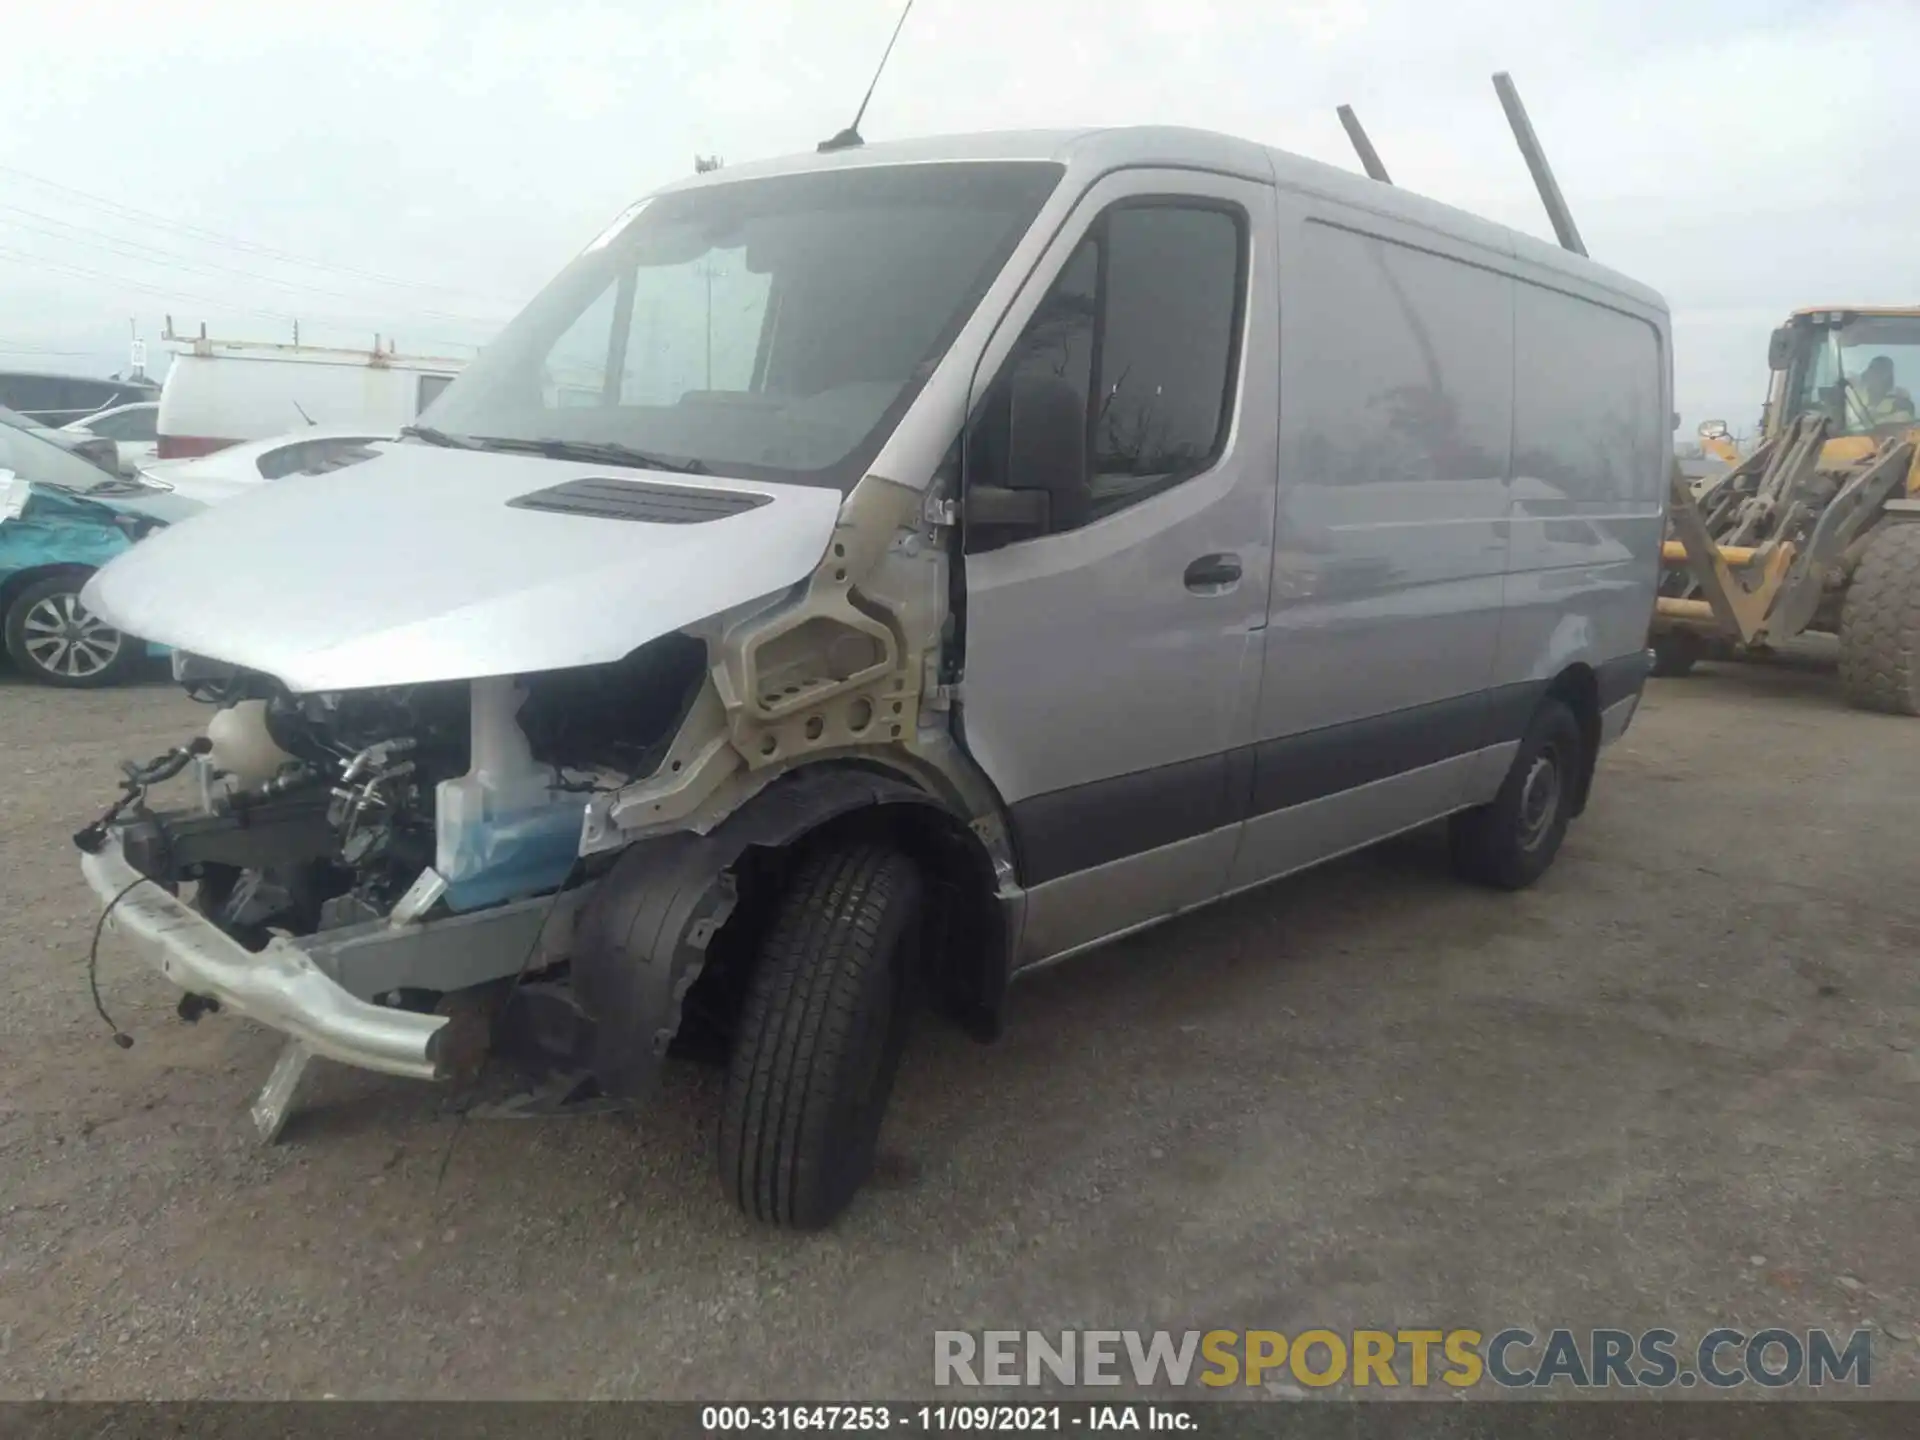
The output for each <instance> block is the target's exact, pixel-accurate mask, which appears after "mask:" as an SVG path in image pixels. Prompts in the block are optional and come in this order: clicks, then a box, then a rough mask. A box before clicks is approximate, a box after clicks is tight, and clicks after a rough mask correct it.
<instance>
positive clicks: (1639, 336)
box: [1513, 284, 1672, 511]
mask: <svg viewBox="0 0 1920 1440" xmlns="http://www.w3.org/2000/svg"><path fill="white" fill-rule="evenodd" d="M1514 337H1515V343H1516V345H1517V355H1518V363H1517V364H1516V365H1515V367H1514V373H1515V376H1516V388H1517V394H1516V397H1515V400H1516V406H1517V411H1518V415H1519V424H1518V425H1517V426H1516V427H1515V435H1514V439H1515V448H1514V455H1513V472H1514V478H1515V480H1516V482H1518V483H1519V484H1520V485H1521V487H1522V492H1523V493H1522V494H1521V495H1520V496H1518V497H1517V498H1519V499H1521V500H1522V501H1523V502H1527V503H1531V504H1533V505H1535V506H1539V505H1541V504H1561V503H1567V504H1572V505H1576V506H1589V507H1597V508H1599V509H1601V510H1603V511H1604V510H1613V509H1617V508H1619V507H1620V506H1622V505H1630V506H1634V507H1655V508H1657V507H1658V505H1659V503H1660V497H1661V493H1662V491H1663V490H1664V489H1665V488H1666V483H1667V469H1668V467H1669V465H1670V464H1671V463H1672V461H1671V459H1670V456H1671V442H1669V441H1668V439H1667V437H1666V436H1665V435H1663V434H1662V433H1661V431H1660V428H1659V422H1658V419H1657V418H1655V419H1652V420H1649V418H1648V417H1650V416H1651V417H1658V416H1659V415H1660V413H1661V411H1662V409H1663V408H1664V407H1663V406H1662V405H1661V403H1660V393H1659V386H1660V336H1659V334H1658V332H1656V331H1655V330H1654V328H1653V327H1652V326H1651V325H1649V324H1647V322H1646V321H1644V320H1639V319H1636V318H1634V317H1633V316H1631V315H1624V314H1622V313H1621V312H1619V311H1617V310H1609V309H1606V308H1605V307H1603V306H1600V305H1596V304H1593V303H1592V302H1590V301H1586V300H1578V299H1575V298H1574V297H1573V296H1571V295H1564V294H1561V293H1560V292H1559V291H1557V290H1548V289H1544V288H1543V287H1541V286H1539V285H1533V284H1522V285H1521V286H1519V288H1518V303H1517V306H1516V311H1515V316H1514Z"/></svg>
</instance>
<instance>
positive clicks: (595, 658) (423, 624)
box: [82, 445, 840, 691]
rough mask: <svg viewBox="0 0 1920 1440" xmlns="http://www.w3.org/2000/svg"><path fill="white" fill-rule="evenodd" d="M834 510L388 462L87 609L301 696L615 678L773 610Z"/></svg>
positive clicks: (754, 496) (582, 477) (220, 511)
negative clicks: (578, 674) (629, 662)
mask: <svg viewBox="0 0 1920 1440" xmlns="http://www.w3.org/2000/svg"><path fill="white" fill-rule="evenodd" d="M839 510H840V495H839V492H838V491H834V490H822V489H815V488H812V487H807V486H788V485H767V484H762V483H759V482H750V481H735V480H727V479H720V478H715V477H710V476H704V475H703V476H697V477H696V476H684V475H679V474H666V473H662V472H660V471H653V470H629V469H623V468H620V467H617V466H607V465H591V464H577V463H573V462H568V461H557V460H547V459H543V458H540V457H538V456H526V455H501V454H486V453H482V452H478V451H471V450H442V449H433V448H430V447H428V446H425V445H401V446H394V447H383V449H382V451H381V452H379V453H377V454H376V455H374V456H373V457H372V458H370V459H367V460H364V461H361V462H359V463H357V464H354V465H350V466H347V467H344V468H341V469H338V470H333V471H330V472H327V473H324V474H315V475H295V476H289V477H287V478H286V479H283V480H276V481H273V482H272V483H270V484H263V485H261V486H259V487H258V488H257V489H250V490H249V491H248V493H246V494H244V495H242V496H239V497H238V498H236V499H233V500H229V501H224V502H222V503H220V504H218V505H216V506H214V507H212V508H210V509H208V510H206V511H204V512H203V513H201V514H199V515H197V516H196V517H195V518H194V519H193V520H191V521H190V522H188V523H187V524H184V525H179V526H177V527H174V528H170V529H167V530H164V531H161V532H160V533H158V534H155V535H153V536H152V537H151V538H149V539H147V540H145V541H143V542H142V543H140V544H139V545H137V546H135V547H134V548H133V549H131V550H129V551H127V552H126V553H125V554H124V555H122V556H120V557H119V558H117V559H115V560H114V561H113V562H112V563H110V564H108V565H107V566H105V567H104V568H102V569H101V570H100V572H99V573H98V574H96V575H95V576H94V577H93V579H92V580H91V581H89V582H88V584H87V587H86V589H85V591H84V592H83V597H82V598H83V601H84V603H85V604H86V605H87V607H88V608H89V609H91V610H92V611H93V612H94V613H95V614H97V615H99V616H100V617H101V618H102V619H104V620H105V621H106V622H107V623H108V624H110V625H113V626H115V627H117V628H119V629H121V630H124V631H127V632H128V633H130V634H134V635H138V636H140V637H141V638H142V639H145V640H150V641H156V642H158V643H160V644H163V645H168V646H171V647H172V648H174V649H176V650H185V651H187V652H189V653H191V654H194V655H199V656H203V657H205V658H207V659H210V660H215V661H219V662H222V663H224V664H228V665H237V666H240V667H242V668H244V669H248V670H257V671H260V672H262V673H264V674H268V675H272V676H274V677H276V678H277V679H279V680H280V681H281V682H282V683H284V684H285V685H286V686H287V687H288V688H289V689H292V690H296V691H324V690H354V689H362V688H366V687H371V686H378V685H409V684H425V683H428V682H431V681H436V680H460V679H471V678H473V677H476V676H482V675H513V674H526V673H532V672H536V671H541V670H560V669H566V668H569V667H572V666H579V665H596V664H603V663H607V662H611V661H614V660H618V659H620V658H621V657H623V656H625V655H627V654H628V653H630V652H631V651H633V650H634V649H636V648H637V647H639V646H640V645H643V644H645V643H646V642H647V641H649V640H651V639H654V638H655V637H656V636H660V635H664V634H667V633H668V632H670V631H673V630H678V629H681V628H682V627H684V626H687V625H690V624H693V623H694V622H696V621H699V620H702V619H704V618H706V617H707V616H709V615H713V614H716V613H718V612H720V611H723V610H727V609H730V608H732V607H733V606H736V605H741V604H745V603H746V602H748V601H750V600H755V599H758V598H760V597H762V596H766V595H771V594H774V593H776V592H778V591H780V590H784V589H785V588H787V587H788V586H790V585H792V584H794V583H795V582H796V581H798V580H801V579H804V578H805V577H806V576H807V575H808V574H810V573H811V572H812V570H813V568H814V566H815V565H816V564H817V563H818V561H819V559H820V557H821V555H822V554H824V553H825V551H826V547H827V544H828V541H829V539H830V538H831V536H832V534H833V529H834V526H835V523H836V521H837V518H838V515H839Z"/></svg>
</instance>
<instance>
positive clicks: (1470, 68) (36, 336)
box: [0, 0, 1920, 433]
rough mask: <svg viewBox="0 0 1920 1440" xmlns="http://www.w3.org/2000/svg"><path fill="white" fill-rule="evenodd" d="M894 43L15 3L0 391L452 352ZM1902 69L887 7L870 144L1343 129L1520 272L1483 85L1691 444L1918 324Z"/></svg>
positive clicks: (342, 0) (603, 19) (1588, 29)
mask: <svg viewBox="0 0 1920 1440" xmlns="http://www.w3.org/2000/svg"><path fill="white" fill-rule="evenodd" d="M897 13H898V12H897V7H896V4H895V0H884V3H883V0H802V3H795V4H792V5H785V6H782V5H777V4H775V3H772V0H689V3H679V0H626V3H621V4H593V3H584V0H581V3H576V0H381V3H378V4H360V3H356V0H331V3H329V4H327V5H324V6H321V5H313V6H304V7H300V6H283V5H270V4H261V3H258V0H168V3H166V4H164V5H150V4H140V3H135V0H120V3H100V0H91V3H90V0H66V3H64V4H63V5H60V6H52V5H40V6H32V7H27V6H24V5H23V6H22V7H20V8H19V9H18V10H16V11H15V13H13V14H12V15H10V16H9V20H8V26H7V31H8V34H7V43H6V44H5V45H4V46H3V47H0V366H6V367H10V368H26V367H28V366H32V367H34V368H46V369H61V370H72V371H76V372H81V373H104V372H105V371H106V370H108V369H111V368H117V367H119V366H122V365H124V363H125V360H126V353H127V352H126V339H127V335H128V321H129V319H132V320H133V321H135V322H136V323H137V325H138V327H139V329H140V331H141V333H142V334H144V335H145V336H146V337H147V338H148V339H149V340H150V341H151V340H155V339H157V337H158V335H159V332H160V328H161V324H162V317H163V316H164V315H166V314H168V313H171V314H172V315H173V317H174V320H175V322H176V324H177V325H179V326H181V327H182V328H190V327H193V326H197V325H198V324H199V323H200V322H202V321H205V322H206V324H207V325H208V328H209V330H210V332H212V333H215V334H219V335H223V336H224V335H234V336H245V337H257V338H279V337H284V336H285V335H286V334H287V333H289V331H290V329H291V325H292V322H293V321H294V319H296V318H298V319H299V320H300V322H301V331H302V336H303V338H307V337H312V338H316V339H320V340H336V341H340V340H362V341H370V339H371V336H372V334H373V332H375V331H379V332H380V333H382V334H386V335H397V336H398V338H399V341H400V344H401V347H402V348H403V349H407V350H414V351H434V350H443V351H444V350H449V349H453V348H454V347H455V345H456V343H457V342H459V343H470V342H474V341H477V340H483V339H484V338H485V337H486V335H487V334H488V333H489V331H490V330H491V328H492V327H493V326H494V325H496V324H497V323H498V322H499V321H501V320H503V319H505V318H506V317H507V316H509V315H510V314H511V313H512V312H513V311H514V310H515V309H516V308H517V307H518V305H519V304H520V303H521V302H522V301H524V300H525V298H526V297H527V296H528V295H529V294H530V293H531V292H532V291H533V290H535V289H537V288H538V286H539V285H540V284H541V283H542V282H543V281H544V280H545V279H546V278H547V277H548V276H549V275H550V274H551V273H552V272H553V271H555V270H556V269H557V268H558V267H559V266H560V265H562V264H563V263H564V262H565V261H566V260H567V259H568V257H570V256H571V255H572V254H573V253H574V252H575V251H576V250H577V249H579V247H580V246H581V245H582V244H584V243H585V242H586V241H587V240H589V239H591V238H592V237H593V235H594V234H595V233H596V232H597V231H598V230H599V229H600V228H601V227H602V226H603V225H604V224H605V222H606V221H607V220H608V219H609V218H610V217H611V216H612V215H613V214H615V213H616V212H617V211H618V210H620V209H621V208H622V207H623V206H624V205H625V204H627V203H628V202H629V201H631V200H632V199H633V198H635V197H636V196H638V195H640V194H644V193H645V192H646V191H647V190H649V189H651V188H653V187H654V186H656V185H658V184H660V183H662V182H664V181H667V180H671V179H674V178H676V177H678V176H680V175H682V174H685V173H687V172H688V171H690V170H691V169H692V165H693V159H694V156H695V155H696V154H718V155H721V156H723V157H725V158H726V159H727V160H729V161H736V162H737V161H741V160H746V159H750V158H758V157H763V156H768V155H776V154H780V153H784V152H788V151H793V150H802V149H809V148H811V147H812V145H813V144H814V142H816V141H818V140H820V139H821V138H823V137H825V136H827V135H829V134H831V133H833V132H834V131H836V130H838V129H839V128H840V127H841V126H842V125H844V124H845V123H846V122H847V120H848V119H849V118H850V117H851V112H852V110H853V107H854V106H855V105H856V104H857V102H858V100H859V98H860V94H861V92H862V90H863V89H864V88H865V86H866V83H867V80H868V78H869V75H870V73H871V70H872V67H873V64H874V62H875V61H876V59H877V58H878V55H879V51H880V49H881V48H882V47H883V46H884V44H885V42H886V38H887V34H888V31H889V30H890V28H891V26H892V23H893V20H894V18H895V16H896V15H897ZM1917 54H1920V3H1915V0H1691V3H1688V0H1664V3H1663V0H1553V3H1537V4H1533V3H1525V4H1523V3H1512V0H1445V3H1433V0H1427V3H1418V0H1266V3H1263V4H1253V3H1249V0H1236V3H1213V0H1098V3H1094V0H918V3H917V5H916V8H915V10H914V13H913V15H912V17H911V19H910V20H909V21H908V23H907V27H906V30H905V33H904V34H903V35H902V37H901V41H900V44H899V47H898V49H897V50H896V51H895V54H894V57H893V61H892V64H891V65H890V67H889V69H888V71H887V74H886V76H885V78H884V79H882V81H881V83H880V88H879V91H878V93H877V94H876V95H875V97H874V100H873V104H872V108H871V109H870V110H869V112H868V117H867V121H866V124H865V126H864V127H863V128H864V130H865V133H866V135H867V137H868V138H869V139H870V140H877V139H883V138H893V137H899V136H906V135H926V134H938V133H942V132H962V131H974V130H983V129H1004V128H1024V127H1041V126H1045V127H1052V126H1077V125H1099V124H1128V123H1169V124H1186V125H1197V126H1203V127H1207V128H1210V129H1217V130H1224V131H1228V132H1231V133H1234V134H1238V135H1243V136H1246V137H1249V138H1252V139H1258V140H1263V141H1266V142H1268V143H1271V144H1276V145H1280V146H1283V147H1286V148H1288V149H1292V150H1294V151H1297V152H1299V153H1301V154H1305V155H1311V156H1313V157H1315V158H1318V159H1323V160H1328V161H1331V162H1333V163H1335V164H1340V165H1345V166H1348V167H1350V168H1351V167H1354V161H1353V158H1352V154H1351V152H1350V151H1349V150H1348V148H1347V145H1346V140H1345V137H1344V136H1343V134H1342V133H1341V130H1340V127H1339V124H1338V122H1337V120H1336V119H1335V117H1334V107H1335V106H1336V105H1337V104H1339V103H1341V102H1343V101H1345V102H1350V103H1352V104H1353V105H1354V106H1355V107H1356V108H1357V109H1358V110H1359V112H1360V115H1361V117H1362V119H1363V120H1364V121H1365V122H1366V125H1367V128H1368V130H1369V131H1370V132H1371V134H1372V136H1373V139H1374V143H1375V144H1376V145H1377V146H1378V148H1379V149H1380V151H1381V153H1382V156H1383V158H1384V159H1385V161H1386V163H1387V166H1388V168H1389V170H1390V171H1391V172H1392V174H1393V177H1394V179H1395V181H1396V182H1397V183H1399V184H1402V185H1404V186H1407V187H1409V188H1412V189H1415V190H1419V191H1422V192H1424V193H1426V194H1428V195H1432V196H1435V197H1437V198H1439V199H1442V200H1445V201H1448V202H1450V203H1452V204H1456V205H1460V206H1463V207H1465V208H1467V209H1470V210H1474V211H1477V212H1480V213H1482V214H1485V215H1489V216H1491V217H1493V218H1495V219H1498V220H1501V221H1503V222H1505V223H1507V224H1510V225H1514V226H1516V227H1518V228H1521V229H1524V230H1528V231H1532V232H1534V233H1536V234H1540V235H1543V236H1548V237H1549V238H1550V236H1551V231H1550V229H1549V227H1548V225H1547V222H1546V219H1545V216H1544V215H1543V214H1542V212H1541V210H1540V206H1539V202H1538V200H1537V199H1536V197H1535V195H1534V193H1533V189H1532V186H1531V184H1530V182H1529V181H1528V179H1527V175H1526V171H1525V169H1524V167H1523V165H1522V163H1521V160H1520V157H1519V155H1518V152H1517V151H1516V150H1515V149H1514V146H1513V142H1512V139H1511V137H1510V136H1509V135H1508V133H1507V131H1506V128H1505V122H1504V121H1503V119H1502V117H1501V114H1500V110H1499V106H1498V103H1497V101H1496V100H1495V98H1494V94H1493V90H1492V87H1491V85H1490V84H1489V76H1490V75H1491V73H1492V72H1493V71H1495V70H1498V69H1506V70H1510V71H1511V72H1512V73H1513V75H1514V78H1515V80H1516V81H1517V82H1518V84H1519V86H1520V91H1521V94H1522V96H1523V97H1524V98H1525V100H1526V102H1527V106H1528V109H1529V110H1530V111H1531V113H1532V116H1533V120H1534V125H1535V127H1536V129H1537V130H1538V131H1539V132H1540V134H1541V137H1542V139H1543V141H1544V142H1545V144H1546V146H1547V149H1548V153H1549V155H1550V157H1551V158H1552V161H1553V164H1554V168H1555V170H1556V172H1557V174H1558V177H1559V180H1560V183H1561V187H1562V189H1563V190H1564V191H1565V192H1566V194H1567V197H1568V200H1569V202H1570V204H1571V205H1572V206H1573V210H1574V214H1575V216H1576V218H1577V219H1578V221H1579V224H1580V227H1581V230H1582V232H1583V234H1584V237H1585V239H1586V242H1587V245H1588V248H1589V250H1590V251H1591V252H1592V254H1593V255H1594V256H1595V257H1596V258H1598V259H1601V260H1604V261H1605V262H1607V263H1608V264H1611V265H1613V266H1615V267H1616V268H1618V269H1621V270H1624V271H1626V272H1627V273H1628V274H1631V275H1633V276H1635V277H1636V278H1638V279H1641V280H1644V281H1646V282H1648V283H1649V284H1652V285H1654V286H1656V287H1657V288H1659V289H1660V290H1661V291H1662V292H1664V293H1665V294H1666V296H1667V298H1668V300H1669V303H1670V304H1671V305H1672V307H1673V310H1674V330H1675V337H1676V340H1675V346H1676V365H1677V373H1678V387H1679V393H1678V400H1679V404H1680V406H1681V408H1682V411H1683V413H1684V414H1685V416H1686V426H1687V432H1690V431H1691V428H1692V426H1693V425H1694V423H1695V422H1696V421H1698V420H1699V419H1701V418H1704V417H1709V416H1711V417H1724V418H1726V419H1727V420H1729V421H1730V422H1732V423H1733V424H1734V425H1735V427H1736V428H1750V427H1751V426H1752V424H1753V422H1754V418H1755V416H1756V414H1757V412H1758V409H1759V403H1760V400H1761V396H1762V390H1763V387H1764V384H1765V378H1766V361H1765V349H1766V337H1767V332H1768V330H1769V329H1770V328H1771V327H1772V326H1773V325H1774V324H1775V323H1776V322H1777V321H1778V320H1779V319H1780V318H1781V317H1782V316H1783V315H1784V314H1785V312H1786V311H1787V310H1788V309H1790V308H1791V307H1793V306H1795V305H1800V304H1814V303H1828V302H1839V301H1855V302H1875V301H1878V302H1888V303H1906V304H1920V243H1917V242H1916V239H1915V237H1916V234H1917V233H1920V164H1917V163H1916V160H1920V123H1916V120H1915V115H1914V110H1913V106H1912V98H1911V92H1912V84H1913V82H1912V78H1911V70H1912V57H1913V56H1915V55H1917ZM158 221H164V222H166V223H165V224H164V225H162V224H160V223H156V222H158ZM151 348H152V351H153V352H154V355H155V359H156V360H157V359H158V358H159V352H160V351H161V350H162V349H163V347H161V346H159V345H157V344H156V345H153V346H152V347H151ZM1687 432H1683V433H1687Z"/></svg>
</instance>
